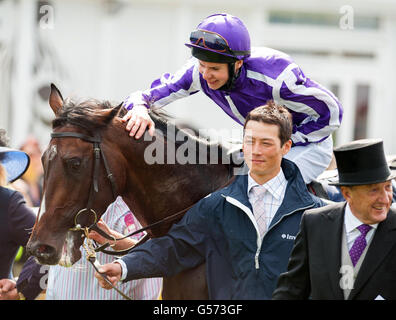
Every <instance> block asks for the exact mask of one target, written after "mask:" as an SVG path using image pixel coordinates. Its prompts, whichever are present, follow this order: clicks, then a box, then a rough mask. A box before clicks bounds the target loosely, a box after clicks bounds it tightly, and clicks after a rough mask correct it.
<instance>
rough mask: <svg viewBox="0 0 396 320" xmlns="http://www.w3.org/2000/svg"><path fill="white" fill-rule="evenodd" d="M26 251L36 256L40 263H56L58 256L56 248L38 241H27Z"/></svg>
mask: <svg viewBox="0 0 396 320" xmlns="http://www.w3.org/2000/svg"><path fill="white" fill-rule="evenodd" d="M26 250H27V253H28V254H29V255H32V256H34V257H36V260H37V261H38V262H39V263H40V264H49V265H54V264H57V263H58V261H59V259H60V256H59V254H58V253H57V251H56V249H55V248H54V247H52V246H50V245H47V244H42V243H40V242H38V241H32V242H31V241H29V242H28V244H27V246H26Z"/></svg>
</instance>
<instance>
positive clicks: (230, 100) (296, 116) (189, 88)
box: [124, 48, 343, 146]
mask: <svg viewBox="0 0 396 320" xmlns="http://www.w3.org/2000/svg"><path fill="white" fill-rule="evenodd" d="M198 68H199V61H198V60H197V59H196V58H191V59H190V60H188V61H187V63H186V64H185V65H184V66H183V68H182V69H181V70H179V71H178V72H177V73H175V74H174V75H170V74H165V75H163V76H162V77H161V78H160V79H157V80H155V81H154V82H153V83H152V85H151V88H150V89H148V90H146V91H143V92H141V91H139V92H134V93H133V94H131V95H130V96H129V97H128V98H127V100H126V102H125V104H124V106H125V107H126V108H127V109H131V108H133V106H134V105H138V104H141V105H145V106H146V107H147V108H153V109H157V108H161V107H163V106H165V105H167V104H169V103H171V102H172V101H175V100H177V99H180V98H183V97H187V96H189V95H192V94H194V93H196V92H198V91H203V92H204V93H205V94H206V95H207V96H208V97H209V98H211V99H212V100H213V101H214V102H215V103H216V104H217V105H219V106H220V107H221V108H222V109H223V110H224V111H225V112H226V113H227V114H228V115H229V116H230V117H231V118H232V119H234V120H235V121H237V122H238V123H240V124H243V123H244V121H245V117H246V115H247V114H248V112H249V111H251V110H253V109H254V108H256V107H258V106H261V105H264V104H265V103H266V102H267V101H268V100H270V99H273V100H274V101H275V102H276V103H278V104H282V105H284V106H286V107H287V108H288V109H289V111H290V112H291V114H292V116H293V134H292V140H293V143H294V145H296V146H304V145H307V144H310V143H315V142H321V141H323V140H325V139H326V138H327V137H329V136H330V135H331V134H332V132H333V131H335V130H336V129H338V128H339V126H340V124H341V120H342V113H343V110H342V106H341V104H340V102H339V101H338V99H337V98H336V97H335V96H334V95H333V94H332V93H331V92H330V91H329V90H327V89H325V88H324V87H323V86H321V85H320V84H318V83H316V82H315V81H313V80H311V79H309V78H307V77H306V76H305V75H304V73H303V71H302V70H301V69H300V67H299V66H298V65H297V64H295V63H294V62H293V60H292V59H291V58H290V57H289V56H288V55H286V54H285V53H282V52H280V51H277V50H274V49H270V48H257V49H254V50H252V54H251V56H250V57H248V58H245V59H244V60H243V65H242V67H241V71H240V74H239V77H238V78H237V80H236V81H235V85H234V87H233V89H232V90H231V91H230V92H226V91H222V90H212V89H210V88H209V87H208V85H207V83H206V81H205V80H204V79H203V77H202V75H201V74H200V73H199V70H198Z"/></svg>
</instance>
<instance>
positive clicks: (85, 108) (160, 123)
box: [52, 99, 228, 163]
mask: <svg viewBox="0 0 396 320" xmlns="http://www.w3.org/2000/svg"><path fill="white" fill-rule="evenodd" d="M106 109H108V110H109V112H108V113H103V112H98V110H106ZM126 112H127V111H126V109H125V108H123V107H122V104H119V105H117V106H114V105H112V104H111V103H110V102H109V101H99V100H96V99H87V100H81V101H75V100H72V99H65V101H64V104H63V106H62V108H61V109H60V110H59V112H58V114H57V117H56V118H55V119H54V120H53V121H52V127H53V128H57V127H62V126H65V125H67V124H70V125H75V126H78V127H81V128H83V129H85V130H87V131H88V132H89V133H90V134H92V135H93V134H94V132H95V131H97V130H100V129H103V128H104V127H106V126H107V125H108V124H109V123H110V122H111V120H112V119H113V118H114V117H116V116H117V117H123V116H124V115H125V114H126ZM149 114H150V117H151V118H152V120H153V121H154V123H155V127H156V129H158V130H160V131H161V132H162V134H163V136H164V137H166V138H168V139H171V141H172V142H174V143H175V147H176V148H177V147H178V146H180V145H181V144H184V143H188V144H195V147H196V148H195V149H196V152H197V159H199V158H198V155H199V152H201V151H202V150H203V149H206V151H207V154H208V156H209V154H210V152H213V151H214V150H216V149H217V154H218V156H219V160H220V159H221V158H222V157H224V156H226V155H227V153H228V149H227V148H226V147H224V146H223V145H222V144H220V143H217V142H210V141H208V140H207V139H205V138H202V137H198V136H196V135H194V134H192V131H194V130H193V129H190V128H186V129H182V128H180V127H179V126H177V125H176V124H174V123H173V122H172V121H170V120H171V119H172V118H173V117H172V116H171V115H169V114H168V113H166V112H164V111H163V110H161V111H159V110H151V112H150V113H149ZM169 132H171V133H172V135H173V134H174V137H169V136H168V133H169ZM175 137H183V138H184V139H183V141H178V140H176V141H175V139H174V138H175ZM172 138H173V139H172ZM222 162H223V161H220V163H222Z"/></svg>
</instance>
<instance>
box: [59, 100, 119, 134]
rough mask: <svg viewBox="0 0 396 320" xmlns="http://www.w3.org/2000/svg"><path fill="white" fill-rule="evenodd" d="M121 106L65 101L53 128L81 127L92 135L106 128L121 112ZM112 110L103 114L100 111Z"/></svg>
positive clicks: (88, 101) (97, 101) (90, 101)
mask: <svg viewBox="0 0 396 320" xmlns="http://www.w3.org/2000/svg"><path fill="white" fill-rule="evenodd" d="M120 108H121V105H118V106H117V107H114V106H112V104H111V103H110V102H109V101H99V100H96V99H88V100H82V101H75V100H72V99H65V101H64V103H63V106H62V108H61V109H60V110H59V111H58V113H57V115H56V118H55V119H54V120H53V121H52V128H53V129H54V128H57V127H63V126H65V125H67V124H71V125H75V126H78V127H81V128H83V129H85V130H87V131H88V132H90V133H91V134H93V132H95V131H97V130H98V129H101V128H104V127H106V126H107V125H108V124H109V122H110V121H111V120H112V119H113V118H114V117H115V116H116V114H117V113H118V112H119V111H120ZM106 109H109V110H111V111H110V112H109V113H101V112H98V110H106Z"/></svg>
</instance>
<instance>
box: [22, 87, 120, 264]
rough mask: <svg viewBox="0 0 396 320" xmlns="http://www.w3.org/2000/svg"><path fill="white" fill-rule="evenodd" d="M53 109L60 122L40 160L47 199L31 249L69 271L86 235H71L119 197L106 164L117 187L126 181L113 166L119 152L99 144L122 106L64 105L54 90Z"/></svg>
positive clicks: (95, 103)
mask: <svg viewBox="0 0 396 320" xmlns="http://www.w3.org/2000/svg"><path fill="white" fill-rule="evenodd" d="M49 103H50V106H51V108H52V110H53V111H54V113H55V116H56V118H55V120H54V121H53V133H52V139H51V141H50V143H49V145H48V147H47V149H46V150H45V152H44V153H43V156H42V164H43V167H44V188H43V198H42V201H41V207H40V210H39V212H38V216H37V220H36V224H35V226H34V229H33V233H32V235H31V238H30V240H29V243H28V246H27V248H28V251H29V252H30V253H31V254H32V255H34V256H35V257H36V258H37V260H38V261H39V262H40V263H43V264H57V263H59V264H62V265H69V266H70V265H72V264H73V263H75V262H76V261H78V260H79V259H80V257H81V253H80V250H79V248H80V246H81V244H82V242H83V232H82V231H81V230H79V231H75V230H73V229H76V226H81V227H82V228H84V227H87V226H89V225H91V224H92V223H94V222H96V220H97V219H99V216H100V215H101V214H103V212H104V211H105V210H106V207H107V205H108V204H109V203H111V202H112V201H113V197H114V195H113V193H116V192H117V190H114V189H116V188H117V186H115V185H113V184H112V183H111V181H110V180H109V179H108V178H107V177H106V176H107V175H108V173H109V172H106V166H105V165H103V163H104V161H106V162H107V163H108V167H109V168H111V170H112V171H111V174H112V175H113V176H114V180H115V181H117V184H119V183H122V180H123V178H122V176H123V174H122V172H121V171H122V168H120V166H114V165H111V164H112V162H113V159H112V158H114V157H116V156H117V151H116V150H111V151H110V146H109V145H107V144H104V143H101V142H102V140H101V139H102V136H103V135H105V132H106V131H107V130H111V128H110V127H112V126H111V125H110V123H111V122H112V121H113V119H114V117H115V116H116V114H117V113H118V111H119V108H120V106H118V107H116V108H112V107H111V106H110V104H108V103H100V102H98V101H95V100H88V101H84V102H81V103H75V102H73V101H71V100H69V99H66V100H65V101H64V100H63V98H62V95H61V94H60V92H59V91H58V89H57V88H56V87H55V86H54V85H52V86H51V94H50V99H49ZM124 131H125V130H124ZM110 153H111V157H109V155H110ZM104 154H107V155H108V157H107V158H106V157H105V156H104ZM109 164H110V165H109ZM109 170H110V169H109ZM77 229H78V228H77Z"/></svg>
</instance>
